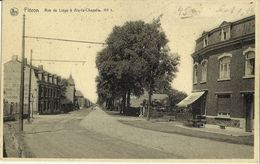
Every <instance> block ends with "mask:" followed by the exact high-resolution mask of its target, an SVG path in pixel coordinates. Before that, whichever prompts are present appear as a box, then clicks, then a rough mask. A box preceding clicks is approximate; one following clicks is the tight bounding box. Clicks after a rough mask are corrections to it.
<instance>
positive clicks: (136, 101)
mask: <svg viewBox="0 0 260 164" xmlns="http://www.w3.org/2000/svg"><path fill="white" fill-rule="evenodd" d="M148 99H149V95H148V93H147V92H144V94H143V95H141V96H140V97H132V98H131V101H130V103H131V107H139V106H140V104H142V103H143V101H144V100H148ZM155 99H156V100H165V99H168V95H167V94H153V95H152V100H155Z"/></svg>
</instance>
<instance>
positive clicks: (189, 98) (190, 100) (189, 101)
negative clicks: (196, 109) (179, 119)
mask: <svg viewBox="0 0 260 164" xmlns="http://www.w3.org/2000/svg"><path fill="white" fill-rule="evenodd" d="M204 93H205V91H202V92H194V93H191V94H190V95H189V96H187V97H186V98H185V99H183V100H182V101H181V102H179V103H178V104H177V106H178V107H187V106H188V105H190V104H192V103H193V102H195V101H196V100H198V99H199V98H200V97H201V96H202V95H203V94H204Z"/></svg>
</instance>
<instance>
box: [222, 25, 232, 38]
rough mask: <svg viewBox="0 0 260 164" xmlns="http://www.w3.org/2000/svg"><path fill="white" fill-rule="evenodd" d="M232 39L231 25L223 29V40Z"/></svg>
mask: <svg viewBox="0 0 260 164" xmlns="http://www.w3.org/2000/svg"><path fill="white" fill-rule="evenodd" d="M228 39H230V26H227V27H224V28H222V29H221V41H225V40H228Z"/></svg>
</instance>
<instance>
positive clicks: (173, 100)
mask: <svg viewBox="0 0 260 164" xmlns="http://www.w3.org/2000/svg"><path fill="white" fill-rule="evenodd" d="M168 95H169V100H170V106H173V107H174V106H176V104H178V103H179V102H181V101H182V100H183V99H184V98H186V97H187V93H185V92H182V91H178V90H177V89H171V90H170V92H169V93H168Z"/></svg>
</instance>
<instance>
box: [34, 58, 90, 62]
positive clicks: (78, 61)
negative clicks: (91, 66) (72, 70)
mask: <svg viewBox="0 0 260 164" xmlns="http://www.w3.org/2000/svg"><path fill="white" fill-rule="evenodd" d="M32 60H33V61H47V62H72V63H77V62H78V63H85V62H87V61H82V60H49V59H32Z"/></svg>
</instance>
